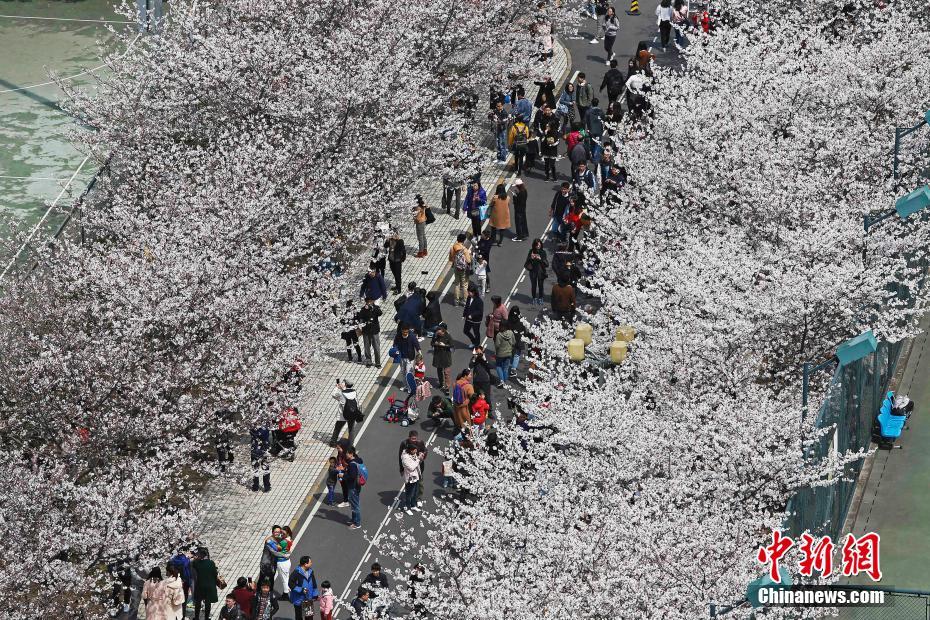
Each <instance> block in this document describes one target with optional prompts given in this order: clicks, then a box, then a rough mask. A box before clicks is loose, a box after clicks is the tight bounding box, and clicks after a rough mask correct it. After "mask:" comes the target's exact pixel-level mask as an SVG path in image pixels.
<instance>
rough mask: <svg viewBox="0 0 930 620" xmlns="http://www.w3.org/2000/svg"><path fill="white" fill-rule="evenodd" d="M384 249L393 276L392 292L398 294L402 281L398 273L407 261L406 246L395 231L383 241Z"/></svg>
mask: <svg viewBox="0 0 930 620" xmlns="http://www.w3.org/2000/svg"><path fill="white" fill-rule="evenodd" d="M384 249H385V250H386V252H387V262H388V265H390V266H391V273H392V274H393V275H394V288H393V289H392V290H393V291H394V292H395V293H400V287H401V281H402V280H401V275H400V273H401V267H402V266H403V264H404V261H405V260H407V246H405V245H404V240H403V239H401V238H400V233H398V232H397V231H396V230H395V231H394V232H392V233H391V236H390V237H388V238H387V240H385V242H384ZM386 297H387V296H386V295H385V298H386Z"/></svg>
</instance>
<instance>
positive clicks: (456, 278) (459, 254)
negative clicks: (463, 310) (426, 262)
mask: <svg viewBox="0 0 930 620" xmlns="http://www.w3.org/2000/svg"><path fill="white" fill-rule="evenodd" d="M466 239H467V237H466V235H465V233H459V235H458V237H456V239H455V243H453V244H452V247H451V248H449V262H450V263H452V291H453V294H454V295H455V303H456V304H457V305H460V306H461V305H465V299H466V297H467V296H468V270H469V269H470V268H471V252H469V251H468V248H466V247H465V240H466Z"/></svg>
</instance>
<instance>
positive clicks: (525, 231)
mask: <svg viewBox="0 0 930 620" xmlns="http://www.w3.org/2000/svg"><path fill="white" fill-rule="evenodd" d="M526 200H527V193H526V184H525V183H523V179H517V180H516V181H514V182H513V216H514V226H515V228H516V230H517V234H516V235H514V236H513V237H511V238H510V240H511V241H523V240H524V239H526V238H527V237H529V236H530V228H529V224H528V222H527V219H526Z"/></svg>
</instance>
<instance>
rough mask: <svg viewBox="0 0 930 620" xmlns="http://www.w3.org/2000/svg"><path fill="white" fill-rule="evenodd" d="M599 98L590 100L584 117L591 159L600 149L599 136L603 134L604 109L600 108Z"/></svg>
mask: <svg viewBox="0 0 930 620" xmlns="http://www.w3.org/2000/svg"><path fill="white" fill-rule="evenodd" d="M599 104H600V99H598V98H597V97H595V98H594V99H592V100H591V109H590V110H588V114H587V115H586V116H585V119H584V127H585V130H586V131H587V132H588V135H589V136H591V137H592V138H594V140H591V159H594V158H595V154H596V151H599V150H601V136H603V135H604V110H602V109H601V108H600V105H599Z"/></svg>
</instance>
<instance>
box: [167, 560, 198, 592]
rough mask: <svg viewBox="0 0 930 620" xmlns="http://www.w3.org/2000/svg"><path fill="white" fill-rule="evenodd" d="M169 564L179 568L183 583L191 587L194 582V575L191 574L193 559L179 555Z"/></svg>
mask: <svg viewBox="0 0 930 620" xmlns="http://www.w3.org/2000/svg"><path fill="white" fill-rule="evenodd" d="M168 563H169V564H174V565H175V566H177V567H178V573H180V575H181V582H182V583H184V584H186V585H190V584H191V583H192V582H193V574H192V573H191V559H190V558H189V557H187V556H186V555H184V554H183V553H179V554H177V555H176V556H174V557H173V558H171V560H170V561H169V562H168Z"/></svg>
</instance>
